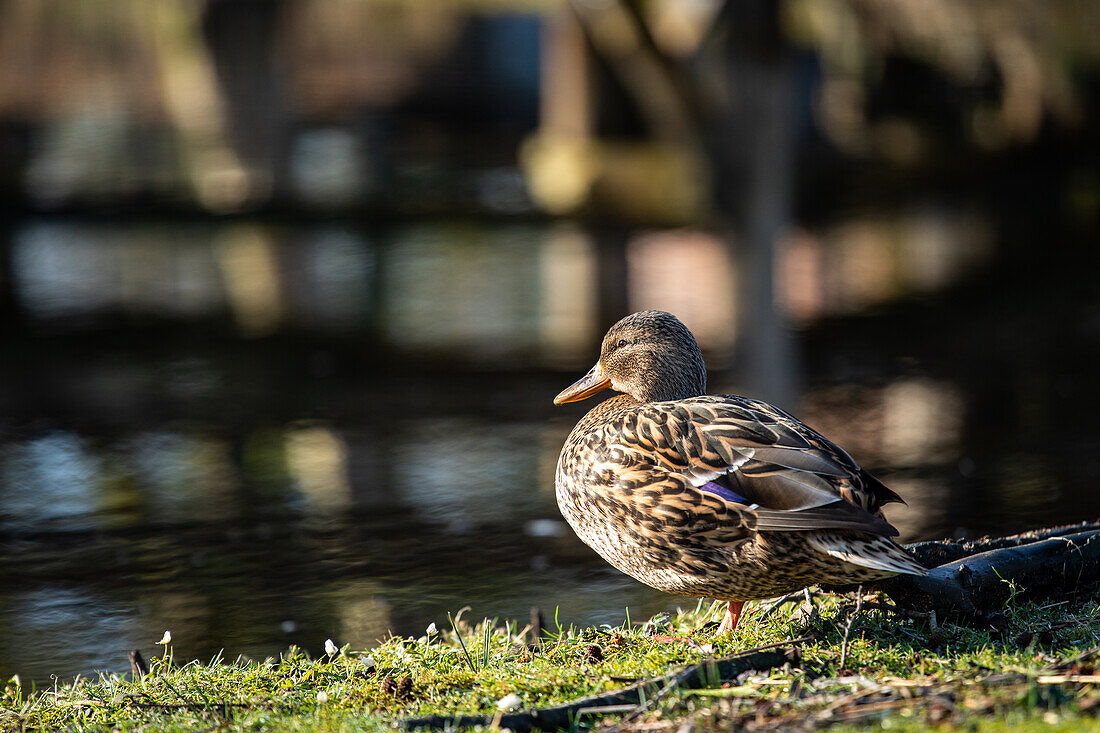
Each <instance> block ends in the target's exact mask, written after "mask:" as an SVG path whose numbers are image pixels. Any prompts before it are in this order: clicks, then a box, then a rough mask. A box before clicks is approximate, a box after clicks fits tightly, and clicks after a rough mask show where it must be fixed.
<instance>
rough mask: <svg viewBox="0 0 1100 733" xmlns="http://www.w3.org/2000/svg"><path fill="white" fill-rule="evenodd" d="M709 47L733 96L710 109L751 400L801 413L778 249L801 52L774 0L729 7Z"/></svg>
mask: <svg viewBox="0 0 1100 733" xmlns="http://www.w3.org/2000/svg"><path fill="white" fill-rule="evenodd" d="M709 45H710V48H709V49H708V50H707V53H708V54H713V55H714V56H715V57H716V58H714V59H713V60H714V61H716V62H717V63H718V64H719V68H720V69H721V70H722V76H723V83H722V84H721V85H716V88H717V89H721V90H722V91H723V93H724V97H723V98H722V99H720V100H718V103H717V104H712V105H709V108H708V110H707V112H706V114H705V115H704V116H703V119H704V125H705V127H706V129H705V130H704V133H703V135H704V138H705V145H706V149H707V151H708V154H709V157H710V163H711V166H712V171H713V177H714V181H713V184H714V205H715V209H716V217H717V222H718V228H719V230H720V231H721V232H722V233H724V234H725V235H726V237H727V241H730V242H731V243H732V246H733V249H734V254H735V255H736V257H735V262H736V263H737V276H738V279H739V287H738V300H739V302H738V304H737V313H738V319H739V323H740V327H739V329H738V344H737V348H738V352H739V354H740V355H741V357H740V359H739V361H740V364H741V374H742V381H743V383H744V386H745V390H746V391H748V392H750V393H751V394H752V395H754V396H758V397H761V398H763V399H766V400H768V401H770V402H774V403H776V404H778V405H779V406H781V407H786V408H791V409H793V408H795V407H796V405H795V404H794V401H795V398H796V395H797V389H798V381H799V380H798V376H797V365H796V361H795V358H794V353H793V347H792V343H791V339H790V336H789V334H788V332H787V330H786V326H785V324H784V322H783V318H782V316H781V314H780V313H779V311H778V309H777V304H776V298H775V265H776V255H777V249H778V243H779V240H780V238H781V237H782V236H783V234H784V232H785V230H786V228H787V227H788V226H789V222H790V217H791V209H792V203H791V197H792V174H793V171H792V167H793V165H794V161H795V151H794V145H795V138H794V134H793V130H792V100H793V99H794V88H793V85H794V78H793V58H792V51H791V49H790V48H789V47H788V45H787V43H786V41H785V40H784V39H783V37H782V34H781V33H780V29H779V17H778V7H777V4H776V3H775V2H773V1H771V0H754V1H752V2H748V1H745V2H727V3H726V5H725V7H724V8H723V9H722V12H721V13H720V15H719V16H718V18H717V22H716V24H715V27H714V29H713V33H712V39H711V43H710V44H709Z"/></svg>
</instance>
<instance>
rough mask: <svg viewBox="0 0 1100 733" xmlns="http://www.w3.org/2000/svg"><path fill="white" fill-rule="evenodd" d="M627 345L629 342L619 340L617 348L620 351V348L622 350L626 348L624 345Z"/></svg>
mask: <svg viewBox="0 0 1100 733" xmlns="http://www.w3.org/2000/svg"><path fill="white" fill-rule="evenodd" d="M628 343H629V341H627V340H626V339H619V348H620V349H621V348H623V347H624V346H626V345H627V344H628Z"/></svg>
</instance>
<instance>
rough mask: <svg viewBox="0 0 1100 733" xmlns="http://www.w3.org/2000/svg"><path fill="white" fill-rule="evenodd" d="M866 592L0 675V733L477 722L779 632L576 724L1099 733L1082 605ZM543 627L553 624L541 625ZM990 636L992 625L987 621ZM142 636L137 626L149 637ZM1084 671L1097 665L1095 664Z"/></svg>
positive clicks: (1086, 609)
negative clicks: (683, 682)
mask: <svg viewBox="0 0 1100 733" xmlns="http://www.w3.org/2000/svg"><path fill="white" fill-rule="evenodd" d="M877 600H878V599H876V598H874V597H870V598H865V599H864V601H863V603H862V607H861V608H860V609H859V611H858V613H857V612H856V608H855V597H854V596H825V597H818V599H817V600H816V604H815V605H816V610H815V611H813V612H811V611H810V610H809V608H808V606H805V605H803V604H799V603H790V604H786V605H783V606H780V607H778V608H775V609H773V610H772V611H771V613H768V614H766V613H765V612H766V609H767V608H768V606H767V604H760V605H758V606H756V607H755V608H754V609H752V612H751V613H749V614H748V615H747V616H746V617H745V618H744V619H743V621H742V625H741V628H740V629H739V630H738V632H737V634H736V635H734V636H733V637H731V638H724V639H715V638H714V635H713V624H711V625H710V626H708V625H707V624H706V621H707V619H706V616H707V613H708V612H709V611H710V610H711V609H710V608H709V607H707V606H701V607H699V608H696V609H692V610H690V611H686V612H683V613H681V614H679V615H677V616H673V617H669V618H662V617H658V618H656V619H652V620H650V621H649V622H647V623H646V624H644V625H640V624H633V625H628V624H624V625H622V626H620V627H617V628H610V627H604V628H599V629H592V628H587V629H562V630H557V629H555V630H554V631H553V632H552V633H544V636H543V639H542V642H541V644H540V645H539V646H538V647H532V646H530V644H529V642H530V637H529V636H526V635H524V634H523V633H522V631H523V630H522V629H519V628H517V626H516V625H515V624H514V623H496V622H492V621H482V622H480V623H476V624H472V623H468V622H467V621H466V620H463V619H458V620H457V623H455V624H454V625H452V624H451V623H450V622H449V621H447V620H446V619H442V620H441V621H440V623H439V629H438V631H435V632H434V633H425V635H424V636H422V637H421V638H419V639H398V638H393V639H390V640H388V641H386V642H385V643H383V644H382V645H381V646H379V647H377V648H375V649H372V650H370V651H369V652H357V651H352V650H349V649H347V648H345V649H342V650H340V651H339V652H338V653H336V654H334V655H331V656H329V655H326V656H324V657H322V658H320V659H311V658H309V657H308V656H307V655H305V654H303V653H302V652H300V651H296V650H294V649H291V650H289V651H288V652H287V653H286V654H284V655H283V656H282V657H281V658H280V659H268V660H264V661H246V660H238V661H236V662H225V661H222V660H214V661H212V662H211V663H209V664H199V663H189V664H183V665H180V664H177V663H176V662H175V661H174V660H173V659H172V655H171V649H170V647H168V648H165V649H164V652H165V654H164V656H163V657H157V658H154V659H152V660H150V671H149V674H148V675H146V676H145V677H144V678H143V679H137V680H131V679H129V675H127V676H126V677H117V676H111V677H105V678H100V679H94V680H91V679H89V680H85V679H79V680H77V681H76V682H74V683H72V684H69V685H66V686H58V687H56V688H51V689H47V690H37V691H35V690H31V689H28V687H27V686H25V685H20V684H19V683H18V681H17V680H13V681H10V682H8V683H7V686H6V688H5V689H4V692H3V698H2V700H0V730H58V729H79V730H84V729H93V730H94V729H104V730H110V729H112V728H119V729H121V730H167V731H184V730H186V731H195V730H211V731H213V730H231V731H236V730H242V731H243V730H264V729H272V730H293V731H329V730H367V731H371V730H392V729H393V728H394V727H396V726H398V725H399V724H400V723H401V721H402V720H404V719H407V718H411V717H419V716H426V715H432V714H441V715H456V714H478V715H487V716H490V727H491V722H492V721H491V717H492V716H494V715H495V714H496V713H497V712H498V711H499V709H500V708H506V709H509V710H513V709H514V710H517V711H522V710H526V709H530V708H535V707H544V706H550V705H555V704H558V703H562V702H565V701H569V700H573V699H575V698H578V697H582V696H586V695H597V694H601V693H605V692H607V691H609V690H614V689H616V688H622V687H624V686H627V685H630V684H631V683H633V682H637V681H639V680H640V679H643V678H650V677H656V676H659V675H664V674H666V673H668V672H669V671H672V670H675V669H676V668H677V666H678V665H685V664H692V663H697V662H700V661H701V660H706V659H709V658H712V657H723V656H727V655H732V654H735V653H737V652H738V651H741V650H744V649H746V648H750V647H758V646H763V645H772V644H777V643H780V642H789V641H790V640H799V641H796V642H795V643H794V644H789V643H788V644H786V645H785V646H794V647H797V649H798V656H797V657H796V659H795V661H793V662H790V663H787V664H783V665H782V666H778V667H775V668H773V669H770V670H768V671H762V672H748V673H743V674H741V675H738V676H737V677H735V678H734V679H728V680H722V679H719V678H715V677H712V678H710V679H709V680H707V682H708V683H709V684H708V685H707V686H706V687H704V688H703V689H695V690H687V689H682V688H677V687H675V686H673V687H669V686H653V687H651V688H649V689H645V690H643V699H644V706H642V707H638V706H632V707H629V708H623V707H621V706H620V707H619V708H611V709H607V708H605V709H602V710H599V709H597V710H589V711H582V712H581V713H580V714H579V715H578V716H577V720H578V724H577V727H578V728H581V729H584V728H590V727H596V728H598V727H600V726H604V725H610V724H614V723H619V722H621V721H623V720H624V719H627V722H626V723H625V727H626V728H627V729H636V730H647V731H648V730H669V731H678V730H682V729H684V725H685V724H690V725H691V726H693V729H694V730H697V731H704V730H710V729H716V730H718V729H728V728H730V727H731V726H733V725H736V726H742V727H746V728H749V729H754V728H755V729H760V730H771V729H774V728H775V727H777V726H782V727H787V728H790V729H811V728H818V727H823V726H834V727H836V729H839V730H843V729H846V728H857V727H858V728H862V727H866V726H876V727H881V728H883V729H890V730H903V731H908V730H923V729H926V728H928V727H930V726H937V727H943V726H948V727H957V726H961V727H963V728H965V729H973V730H983V731H984V730H988V731H1001V730H1010V729H1011V730H1021V729H1023V730H1044V731H1046V730H1081V729H1097V730H1100V722H1096V721H1094V718H1093V714H1094V713H1095V712H1100V684H1098V682H1100V676H1097V675H1096V672H1094V669H1093V660H1092V657H1091V652H1092V650H1096V649H1098V648H1100V608H1098V606H1097V604H1096V596H1095V595H1091V594H1090V595H1087V596H1082V597H1078V598H1075V599H1072V600H1067V601H1061V602H1057V603H1045V604H1042V603H1013V604H1010V605H1009V606H1008V607H1007V608H1006V609H1005V610H1004V614H1003V616H998V617H995V618H994V619H992V621H993V625H992V627H987V628H986V629H975V628H968V627H961V626H952V625H943V626H939V627H936V628H933V626H932V624H933V623H934V622H933V621H932V620H931V619H924V618H916V619H904V618H899V617H898V616H896V615H893V614H891V613H888V612H887V611H885V610H882V609H881V608H878V607H876V601H877ZM550 625H551V626H552V627H553V624H552V623H551V624H550ZM993 627H996V628H993ZM155 636H156V634H151V637H155ZM1098 664H1100V662H1098Z"/></svg>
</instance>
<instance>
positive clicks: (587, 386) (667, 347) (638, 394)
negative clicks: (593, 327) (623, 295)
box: [554, 311, 707, 405]
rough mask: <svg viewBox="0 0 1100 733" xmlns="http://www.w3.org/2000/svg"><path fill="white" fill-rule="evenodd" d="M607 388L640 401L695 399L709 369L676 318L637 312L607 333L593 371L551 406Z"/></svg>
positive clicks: (578, 398)
mask: <svg viewBox="0 0 1100 733" xmlns="http://www.w3.org/2000/svg"><path fill="white" fill-rule="evenodd" d="M608 387H610V388H611V389H614V390H616V391H618V392H625V393H626V394H628V395H630V396H631V397H633V398H634V399H636V400H638V401H639V402H661V401H664V400H679V399H684V398H686V397H698V396H699V395H701V394H704V393H706V389H707V367H706V365H705V364H704V363H703V355H702V353H700V351H699V344H697V343H696V342H695V337H694V336H692V335H691V331H689V330H687V326H685V325H684V324H683V323H680V320H679V319H678V318H676V316H674V315H672V314H671V313H665V312H664V311H639V312H637V313H632V314H630V315H629V316H627V317H626V318H624V319H622V320H621V321H619V322H618V323H616V324H615V325H614V326H612V327H611V328H610V330H608V332H607V335H605V336H604V337H603V345H602V346H601V347H600V360H599V361H597V362H596V366H594V367H592V368H591V369H590V370H589V371H588V374H586V375H584V376H583V377H581V378H580V379H579V380H577V381H576V382H575V383H574V384H572V385H570V386H569V387H568V388H567V389H565V390H563V391H562V392H561V394H559V395H558V396H557V397H555V398H554V404H555V405H560V404H563V403H565V402H576V401H577V400H583V399H585V398H586V397H591V396H592V395H594V394H596V393H597V392H599V391H600V390H603V389H606V388H608Z"/></svg>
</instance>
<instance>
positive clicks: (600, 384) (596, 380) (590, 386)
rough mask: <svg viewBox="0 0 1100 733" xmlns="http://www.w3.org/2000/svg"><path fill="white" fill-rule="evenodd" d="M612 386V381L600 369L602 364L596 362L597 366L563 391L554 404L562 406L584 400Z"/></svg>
mask: <svg viewBox="0 0 1100 733" xmlns="http://www.w3.org/2000/svg"><path fill="white" fill-rule="evenodd" d="M610 386H611V380H610V379H609V378H607V377H605V376H604V375H603V369H602V368H601V367H600V363H599V362H596V366H594V367H592V368H591V369H589V370H588V374H585V375H584V376H583V377H581V378H580V379H578V380H577V381H576V382H573V384H571V385H569V386H568V387H566V388H565V389H563V390H562V391H561V393H560V394H559V395H558V396H557V397H555V398H554V404H555V405H562V404H565V403H566V402H576V401H578V400H583V399H585V398H587V397H591V396H592V395H594V394H596V393H597V392H599V391H601V390H604V389H607V388H608V387H610Z"/></svg>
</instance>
